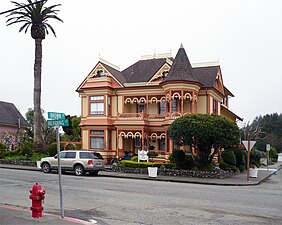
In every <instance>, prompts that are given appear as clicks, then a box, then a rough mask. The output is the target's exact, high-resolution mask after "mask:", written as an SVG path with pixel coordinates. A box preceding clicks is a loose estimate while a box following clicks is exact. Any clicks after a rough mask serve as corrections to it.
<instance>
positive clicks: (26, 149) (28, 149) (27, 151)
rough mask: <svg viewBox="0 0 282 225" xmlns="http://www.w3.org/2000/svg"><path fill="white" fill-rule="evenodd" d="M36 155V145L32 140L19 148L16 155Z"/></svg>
mask: <svg viewBox="0 0 282 225" xmlns="http://www.w3.org/2000/svg"><path fill="white" fill-rule="evenodd" d="M33 153H34V144H33V142H32V141H31V140H24V141H23V142H21V143H20V145H19V146H18V147H17V149H16V152H15V154H16V155H19V156H21V155H22V156H31V155H32V154H33Z"/></svg>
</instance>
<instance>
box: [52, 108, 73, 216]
mask: <svg viewBox="0 0 282 225" xmlns="http://www.w3.org/2000/svg"><path fill="white" fill-rule="evenodd" d="M48 119H50V120H47V126H48V127H56V141H57V156H58V174H59V192H60V209H61V218H64V217H65V215H64V205H63V190H62V169H61V157H60V150H61V149H60V133H59V128H60V126H69V121H68V120H67V119H65V114H64V113H57V112H48Z"/></svg>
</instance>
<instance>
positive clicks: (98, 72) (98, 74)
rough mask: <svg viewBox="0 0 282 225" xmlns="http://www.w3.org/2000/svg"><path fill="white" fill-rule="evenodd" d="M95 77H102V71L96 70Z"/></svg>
mask: <svg viewBox="0 0 282 225" xmlns="http://www.w3.org/2000/svg"><path fill="white" fill-rule="evenodd" d="M97 76H98V77H104V76H105V74H104V72H103V70H98V71H97Z"/></svg>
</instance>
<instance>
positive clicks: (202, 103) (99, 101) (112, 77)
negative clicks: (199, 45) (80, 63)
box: [77, 45, 241, 159]
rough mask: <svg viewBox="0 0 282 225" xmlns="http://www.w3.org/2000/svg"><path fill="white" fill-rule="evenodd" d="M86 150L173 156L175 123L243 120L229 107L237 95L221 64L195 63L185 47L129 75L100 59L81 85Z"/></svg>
mask: <svg viewBox="0 0 282 225" xmlns="http://www.w3.org/2000/svg"><path fill="white" fill-rule="evenodd" d="M77 92H78V93H79V95H80V98H81V123H80V126H81V128H82V149H90V150H95V151H99V152H100V153H101V154H102V155H103V156H104V157H105V158H108V159H109V158H111V157H113V156H118V157H123V156H124V155H134V154H136V153H137V151H138V150H140V149H147V150H154V151H156V152H157V153H158V154H159V155H163V156H164V157H167V156H168V155H169V154H170V153H171V152H172V150H173V149H174V145H173V141H172V140H171V139H170V138H169V136H168V128H169V126H170V125H171V123H172V122H173V121H174V120H175V119H176V118H179V117H181V116H183V115H187V114H197V113H201V114H217V115H223V116H225V117H228V118H229V119H231V120H233V121H235V120H236V119H241V118H240V117H238V116H237V115H236V114H234V113H233V112H231V111H230V110H229V109H228V99H229V98H230V97H234V96H233V94H232V93H231V92H230V91H229V90H228V89H227V88H226V87H225V86H224V84H223V79H222V74H221V70H220V66H219V65H218V63H215V62H209V63H198V64H193V65H191V63H190V61H189V59H188V57H187V54H186V52H185V49H184V48H183V46H182V45H181V46H180V48H179V50H178V52H177V54H176V56H175V58H172V57H171V56H170V55H169V54H162V55H152V56H145V57H142V59H141V60H139V61H138V62H136V63H134V64H133V65H131V66H129V67H128V68H126V69H125V70H123V71H120V69H119V68H118V67H117V66H115V65H113V64H111V63H109V62H107V61H105V60H102V59H100V61H99V62H98V63H97V64H96V66H95V67H94V68H93V70H92V71H91V72H90V74H89V75H88V76H87V77H86V78H85V80H84V81H83V82H82V83H81V84H80V86H79V87H78V89H77Z"/></svg>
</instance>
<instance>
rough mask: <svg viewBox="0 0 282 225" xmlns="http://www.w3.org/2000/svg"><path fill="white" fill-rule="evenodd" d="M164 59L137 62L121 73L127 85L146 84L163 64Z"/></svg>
mask: <svg viewBox="0 0 282 225" xmlns="http://www.w3.org/2000/svg"><path fill="white" fill-rule="evenodd" d="M165 62H166V59H165V58H161V59H147V60H139V61H138V62H136V63H134V64H133V65H132V66H130V67H128V68H126V69H125V70H123V71H122V74H123V76H124V77H125V79H126V81H127V82H128V83H136V82H147V81H149V80H150V79H151V78H152V76H153V75H154V74H155V73H156V72H157V71H158V70H159V69H160V68H161V67H162V66H163V65H164V64H165Z"/></svg>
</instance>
